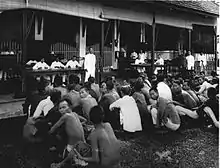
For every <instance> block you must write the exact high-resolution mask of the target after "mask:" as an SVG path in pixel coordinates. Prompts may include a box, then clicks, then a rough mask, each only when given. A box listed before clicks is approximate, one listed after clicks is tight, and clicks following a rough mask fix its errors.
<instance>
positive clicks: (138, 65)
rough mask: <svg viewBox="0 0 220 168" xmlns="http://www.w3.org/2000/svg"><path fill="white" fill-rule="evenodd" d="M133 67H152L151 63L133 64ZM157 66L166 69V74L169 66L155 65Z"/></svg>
mask: <svg viewBox="0 0 220 168" xmlns="http://www.w3.org/2000/svg"><path fill="white" fill-rule="evenodd" d="M131 66H132V67H134V68H146V71H148V70H147V68H148V67H150V68H151V66H152V65H151V64H131ZM154 67H155V68H157V67H158V68H160V70H161V71H164V73H165V74H166V71H167V67H166V65H154Z"/></svg>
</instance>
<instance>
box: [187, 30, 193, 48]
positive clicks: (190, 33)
mask: <svg viewBox="0 0 220 168" xmlns="http://www.w3.org/2000/svg"><path fill="white" fill-rule="evenodd" d="M188 50H189V51H191V50H192V30H191V29H189V46H188Z"/></svg>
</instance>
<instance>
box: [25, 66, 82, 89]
mask: <svg viewBox="0 0 220 168" xmlns="http://www.w3.org/2000/svg"><path fill="white" fill-rule="evenodd" d="M85 72H86V70H85V69H82V68H75V69H71V68H65V69H44V70H33V69H24V70H23V81H22V91H24V90H25V89H24V88H25V79H26V77H27V76H34V77H38V76H51V80H52V76H53V75H66V76H67V79H68V78H69V76H70V75H71V74H76V75H78V74H80V75H81V81H82V83H83V82H84V79H85Z"/></svg>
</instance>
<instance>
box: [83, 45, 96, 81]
mask: <svg viewBox="0 0 220 168" xmlns="http://www.w3.org/2000/svg"><path fill="white" fill-rule="evenodd" d="M93 53H94V51H93V48H91V47H90V48H89V53H88V54H86V55H85V60H84V69H86V70H87V71H86V76H85V82H87V81H88V79H89V77H90V76H92V77H94V78H95V65H96V56H95V55H94V54H93Z"/></svg>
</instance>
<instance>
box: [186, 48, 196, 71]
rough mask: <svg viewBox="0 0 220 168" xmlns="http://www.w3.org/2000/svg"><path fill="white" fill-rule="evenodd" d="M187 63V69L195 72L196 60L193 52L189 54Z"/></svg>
mask: <svg viewBox="0 0 220 168" xmlns="http://www.w3.org/2000/svg"><path fill="white" fill-rule="evenodd" d="M186 61H187V69H188V70H194V65H195V58H194V56H192V55H191V51H189V52H188V56H186Z"/></svg>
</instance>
